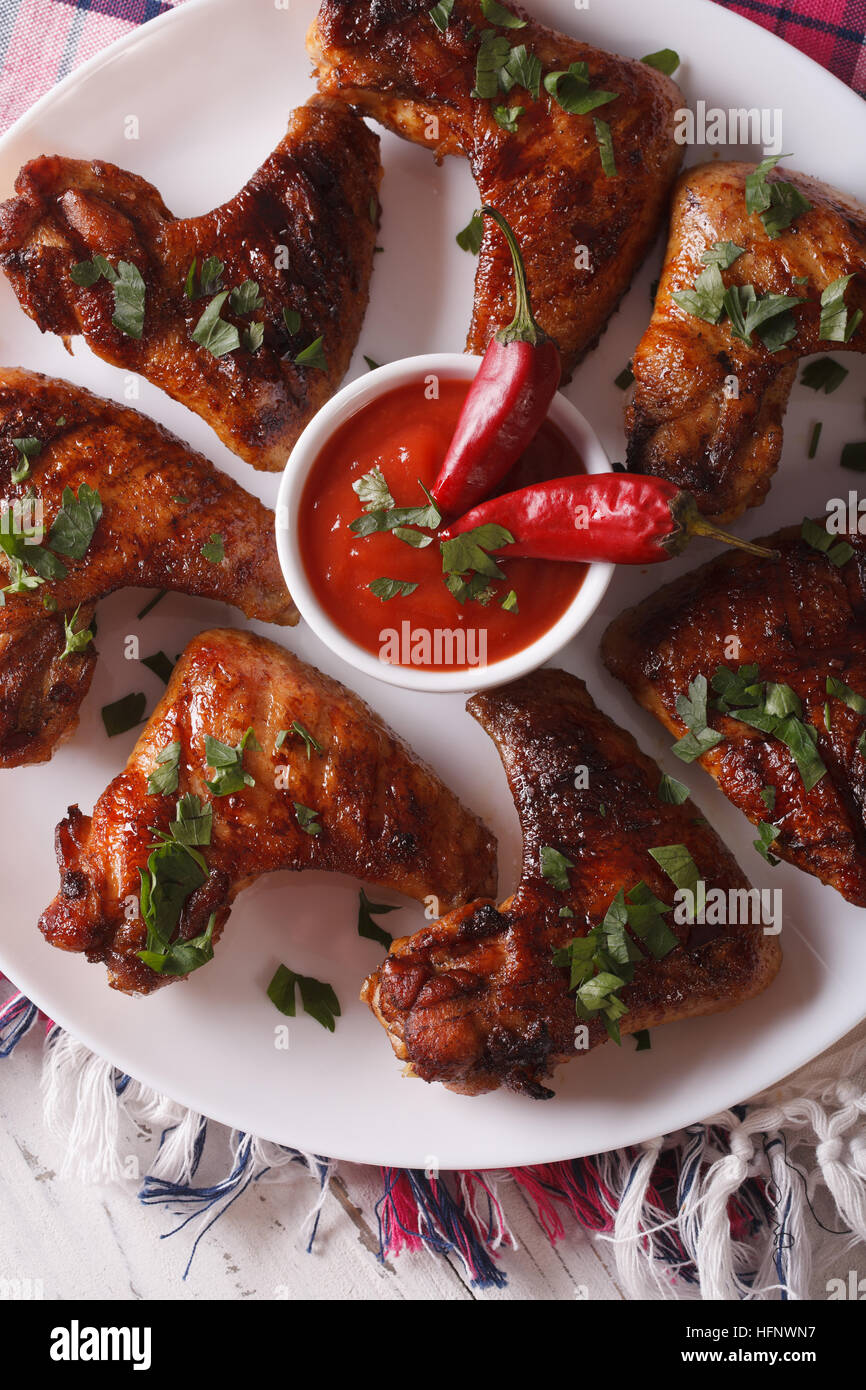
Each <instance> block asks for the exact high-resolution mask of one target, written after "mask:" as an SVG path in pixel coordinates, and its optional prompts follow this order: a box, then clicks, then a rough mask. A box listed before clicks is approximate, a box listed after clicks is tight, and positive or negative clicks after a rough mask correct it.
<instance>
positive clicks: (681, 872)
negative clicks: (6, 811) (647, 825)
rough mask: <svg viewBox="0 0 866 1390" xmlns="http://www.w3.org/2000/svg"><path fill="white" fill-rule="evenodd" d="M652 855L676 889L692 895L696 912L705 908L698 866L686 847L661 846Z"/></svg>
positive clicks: (652, 850)
mask: <svg viewBox="0 0 866 1390" xmlns="http://www.w3.org/2000/svg"><path fill="white" fill-rule="evenodd" d="M650 854H651V855H652V857H653V859H654V860H655V861H656V863H657V864H658V866H659V868H660V869H661V870H662V872H663V873H666V874H667V876H668V878H669V879H670V881H671V883H672V884H673V885H674V887H675V888H679V889H681V890H682V891H684V892H687V893H691V894H692V901H693V903H694V906H695V912H696V913H700V912H701V910H702V907H703V901H704V891H703V883H702V880H701V876H700V873H699V872H698V866H697V864H696V863H695V861H694V859H693V858H692V856H691V854H690V853H689V851H688V849H687V848H686V846H685V845H659V846H658V847H657V848H656V849H651V850H650Z"/></svg>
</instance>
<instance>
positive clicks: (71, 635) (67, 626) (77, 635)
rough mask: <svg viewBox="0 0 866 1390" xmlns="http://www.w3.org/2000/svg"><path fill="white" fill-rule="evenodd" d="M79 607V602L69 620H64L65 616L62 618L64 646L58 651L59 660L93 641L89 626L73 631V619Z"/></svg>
mask: <svg viewBox="0 0 866 1390" xmlns="http://www.w3.org/2000/svg"><path fill="white" fill-rule="evenodd" d="M80 608H81V604H80V603H79V605H78V608H76V610H75V612H74V613H73V614H72V617H71V618H70V620H69V622H67V621H66V618H65V617H64V619H63V628H64V635H65V637H66V646H65V647H64V648H63V651H62V652H61V653H60V660H61V661H63V660H65V658H66V657H67V656H72V655H73V654H74V653H75V652H83V651H84V648H85V647H86V646H87V645H88V644H89V643H90V642H92V641H93V631H92V629H91V628H89V627H86V628H81V630H80V631H79V632H76V631H75V619H76V618H77V617H78V611H79V609H80Z"/></svg>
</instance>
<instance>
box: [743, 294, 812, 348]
mask: <svg viewBox="0 0 866 1390" xmlns="http://www.w3.org/2000/svg"><path fill="white" fill-rule="evenodd" d="M802 303H803V301H802V300H801V299H799V298H798V297H797V296H796V295H792V294H761V295H756V294H755V287H754V285H731V286H730V288H729V289H727V290H726V291H725V298H724V305H725V308H726V309H727V311H728V317H729V319H730V321H731V332H732V333H733V335H734V337H735V338H741V339H742V341H743V342H744V343H748V344H749V345H750V346H751V343H752V334H753V333H755V332H757V334H758V337H759V338H760V339H761V342H762V343H763V344H764V347H765V348H766V349H767V351H768V352H778V351H779V349H780V348H782V347H784V346H785V344H786V343H789V342H790V341H791V339H792V338H795V337H796V335H797V325H796V324H795V322H794V317H793V314H792V313H791V312H790V311H791V309H793V308H794V307H795V306H797V305H800V304H802Z"/></svg>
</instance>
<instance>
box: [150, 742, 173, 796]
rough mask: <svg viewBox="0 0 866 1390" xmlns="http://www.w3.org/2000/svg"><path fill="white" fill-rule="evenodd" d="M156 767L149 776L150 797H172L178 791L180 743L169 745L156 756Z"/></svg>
mask: <svg viewBox="0 0 866 1390" xmlns="http://www.w3.org/2000/svg"><path fill="white" fill-rule="evenodd" d="M156 764H157V765H156V767H155V768H154V769H153V772H151V773H149V774H148V778H147V794H148V796H171V795H172V793H173V792H176V791H177V784H178V769H179V767H180V743H179V742H175V743H167V744H166V746H165V748H163V749H162V750H161V752H159V753H157V755H156Z"/></svg>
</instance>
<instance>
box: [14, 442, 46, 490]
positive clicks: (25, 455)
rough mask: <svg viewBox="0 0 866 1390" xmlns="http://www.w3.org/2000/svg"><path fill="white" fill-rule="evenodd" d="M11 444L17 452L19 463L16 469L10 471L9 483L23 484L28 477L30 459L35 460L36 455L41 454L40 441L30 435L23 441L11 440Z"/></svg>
mask: <svg viewBox="0 0 866 1390" xmlns="http://www.w3.org/2000/svg"><path fill="white" fill-rule="evenodd" d="M12 443H13V444H14V445H15V448H16V449H17V450H18V454H19V457H20V462H19V464H18V466H17V468H13V469H12V474H11V481H12V482H13V483H23V482H24V480H25V479H26V478H29V477H30V461H31V459H35V458H36V456H37V454H41V452H42V441H41V440H40V439H34V438H33V436H32V435H28V436H27V437H26V438H24V439H13V440H12Z"/></svg>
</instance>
